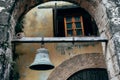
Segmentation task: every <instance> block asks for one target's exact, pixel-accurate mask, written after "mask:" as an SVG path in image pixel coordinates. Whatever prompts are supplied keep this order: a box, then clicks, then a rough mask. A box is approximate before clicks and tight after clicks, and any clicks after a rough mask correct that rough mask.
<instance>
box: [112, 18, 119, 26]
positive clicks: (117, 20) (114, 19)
mask: <svg viewBox="0 0 120 80" xmlns="http://www.w3.org/2000/svg"><path fill="white" fill-rule="evenodd" d="M111 21H112V22H113V23H114V24H116V25H119V24H120V18H112V19H111Z"/></svg>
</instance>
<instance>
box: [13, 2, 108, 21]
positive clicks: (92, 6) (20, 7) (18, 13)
mask: <svg viewBox="0 0 120 80" xmlns="http://www.w3.org/2000/svg"><path fill="white" fill-rule="evenodd" d="M48 1H55V0H29V1H28V0H24V1H23V0H18V2H16V3H15V5H14V7H13V13H12V14H13V18H14V20H15V22H17V21H19V20H21V19H22V18H23V16H24V15H25V14H26V13H27V12H28V11H29V10H31V9H32V8H34V7H35V6H37V5H40V4H42V3H45V2H48ZM57 1H67V2H71V3H74V4H76V5H78V6H80V7H82V8H84V9H85V10H86V11H88V12H89V13H90V15H92V16H93V18H95V19H96V20H97V17H98V16H97V15H98V14H96V13H99V12H103V13H101V14H99V16H101V17H103V14H106V13H105V11H104V10H103V9H99V10H98V9H97V8H98V7H100V8H102V7H104V6H103V5H101V2H100V1H101V0H98V1H89V0H57Z"/></svg>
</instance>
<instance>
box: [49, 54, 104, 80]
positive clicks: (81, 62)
mask: <svg viewBox="0 0 120 80" xmlns="http://www.w3.org/2000/svg"><path fill="white" fill-rule="evenodd" d="M88 68H106V65H105V60H104V57H103V55H102V54H100V53H88V54H87V53H86V54H79V55H77V56H74V57H72V58H70V59H68V60H66V61H64V62H63V63H61V64H60V65H59V66H57V67H56V68H55V69H54V71H53V72H52V73H51V74H50V75H49V77H48V80H67V79H68V78H69V77H70V76H71V75H72V74H74V73H76V72H78V71H80V70H83V69H88Z"/></svg>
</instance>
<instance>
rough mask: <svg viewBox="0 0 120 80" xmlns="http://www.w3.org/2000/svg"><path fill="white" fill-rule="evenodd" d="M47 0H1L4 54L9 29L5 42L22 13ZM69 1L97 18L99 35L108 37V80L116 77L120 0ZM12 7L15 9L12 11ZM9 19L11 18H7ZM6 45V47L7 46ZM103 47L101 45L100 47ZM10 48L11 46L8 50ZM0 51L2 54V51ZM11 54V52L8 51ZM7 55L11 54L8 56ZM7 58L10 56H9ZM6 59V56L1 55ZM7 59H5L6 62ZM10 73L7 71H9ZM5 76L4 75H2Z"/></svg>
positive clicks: (6, 68) (119, 30) (119, 57)
mask: <svg viewBox="0 0 120 80" xmlns="http://www.w3.org/2000/svg"><path fill="white" fill-rule="evenodd" d="M46 1H49V0H29V1H28V0H16V2H15V0H1V1H0V15H1V16H0V34H2V35H3V36H1V35H0V43H1V54H4V55H6V50H7V49H4V47H3V45H4V44H5V43H4V42H6V39H7V38H8V37H6V36H7V35H6V33H7V32H8V34H9V38H8V42H9V41H11V37H13V35H14V27H15V24H16V22H17V20H18V19H19V18H20V16H21V15H24V14H25V13H26V12H27V11H28V10H30V9H31V8H33V7H34V6H35V5H38V4H39V3H44V2H46ZM64 1H70V2H73V3H76V4H78V5H80V6H81V7H83V8H85V9H86V10H87V11H88V12H89V13H90V14H91V15H92V16H93V17H94V19H95V20H96V22H97V25H98V27H99V32H100V34H101V36H102V37H107V38H108V39H109V42H108V48H107V53H106V54H104V55H105V57H106V63H107V65H108V71H109V73H110V78H111V80H119V75H120V74H119V73H120V72H119V71H120V67H119V66H120V60H119V59H120V55H119V54H120V49H119V48H120V46H119V45H118V44H120V40H119V39H120V28H119V26H120V19H119V18H120V14H119V13H120V7H119V5H120V1H119V0H64ZM13 10H14V11H13ZM10 19H11V20H10ZM8 44H9V45H11V44H10V43H8ZM7 48H8V47H7ZM103 49H104V46H103ZM10 50H11V49H10ZM2 52H3V53H2ZM11 54H12V53H11ZM11 54H10V55H11ZM9 57H10V56H9ZM2 59H3V60H4V61H6V59H5V58H2ZM7 62H8V61H7ZM2 65H3V62H1V70H3V71H1V73H0V75H1V76H2V77H1V80H7V79H5V78H8V77H6V75H5V74H3V73H5V71H6V70H8V69H9V68H8V67H7V66H8V64H6V65H5V66H6V67H5V69H2V68H4V66H2ZM8 73H9V71H8ZM3 76H5V77H3Z"/></svg>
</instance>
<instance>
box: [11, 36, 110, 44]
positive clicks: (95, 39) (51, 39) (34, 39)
mask: <svg viewBox="0 0 120 80" xmlns="http://www.w3.org/2000/svg"><path fill="white" fill-rule="evenodd" d="M107 41H108V40H107V39H106V38H102V37H44V38H43V37H23V38H21V39H13V40H12V43H42V42H44V43H56V42H107Z"/></svg>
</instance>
